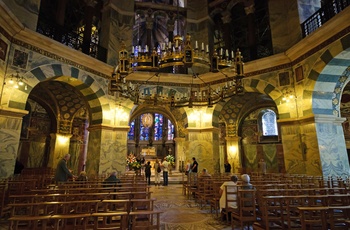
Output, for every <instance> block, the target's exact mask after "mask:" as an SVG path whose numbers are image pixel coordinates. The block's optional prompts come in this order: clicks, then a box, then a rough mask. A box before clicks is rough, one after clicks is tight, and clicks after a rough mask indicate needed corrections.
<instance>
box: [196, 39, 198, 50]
mask: <svg viewBox="0 0 350 230" xmlns="http://www.w3.org/2000/svg"><path fill="white" fill-rule="evenodd" d="M196 49H198V41H196Z"/></svg>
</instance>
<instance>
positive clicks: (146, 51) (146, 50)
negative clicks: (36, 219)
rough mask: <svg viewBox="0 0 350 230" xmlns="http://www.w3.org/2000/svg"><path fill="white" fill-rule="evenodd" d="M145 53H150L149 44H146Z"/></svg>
mask: <svg viewBox="0 0 350 230" xmlns="http://www.w3.org/2000/svg"><path fill="white" fill-rule="evenodd" d="M145 53H148V45H146V46H145Z"/></svg>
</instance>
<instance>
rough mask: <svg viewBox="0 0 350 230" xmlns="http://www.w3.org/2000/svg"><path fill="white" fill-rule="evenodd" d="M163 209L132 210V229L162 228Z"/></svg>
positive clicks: (130, 214) (130, 215) (130, 216)
mask: <svg viewBox="0 0 350 230" xmlns="http://www.w3.org/2000/svg"><path fill="white" fill-rule="evenodd" d="M161 213H162V211H148V210H145V211H137V212H130V213H129V218H130V228H129V229H130V230H135V229H160V214H161Z"/></svg>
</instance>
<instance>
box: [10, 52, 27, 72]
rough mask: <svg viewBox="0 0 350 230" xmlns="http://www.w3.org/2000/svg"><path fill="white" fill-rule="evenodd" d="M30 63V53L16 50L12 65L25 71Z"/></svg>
mask: <svg viewBox="0 0 350 230" xmlns="http://www.w3.org/2000/svg"><path fill="white" fill-rule="evenodd" d="M27 62H28V53H26V52H23V51H21V50H17V49H15V54H14V56H13V62H12V65H13V66H16V67H19V68H22V69H25V68H26V67H27Z"/></svg>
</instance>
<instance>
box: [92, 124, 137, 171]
mask: <svg viewBox="0 0 350 230" xmlns="http://www.w3.org/2000/svg"><path fill="white" fill-rule="evenodd" d="M129 128H130V127H129V126H126V127H111V126H102V125H96V126H91V127H89V128H88V130H89V142H88V151H87V160H86V172H87V173H88V174H90V175H97V174H100V175H101V174H109V173H111V172H112V171H118V172H121V173H123V172H124V171H125V168H126V156H127V141H128V139H127V137H128V131H129Z"/></svg>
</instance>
